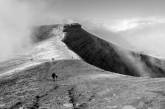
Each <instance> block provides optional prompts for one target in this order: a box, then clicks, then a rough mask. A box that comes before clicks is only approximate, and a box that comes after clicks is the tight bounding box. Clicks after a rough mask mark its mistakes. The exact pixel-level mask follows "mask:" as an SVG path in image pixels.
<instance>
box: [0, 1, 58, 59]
mask: <svg viewBox="0 0 165 109" xmlns="http://www.w3.org/2000/svg"><path fill="white" fill-rule="evenodd" d="M48 7H49V6H48V4H46V2H44V1H38V0H35V1H31V0H29V1H28V0H0V61H3V60H6V59H8V58H11V57H13V56H16V55H18V54H20V53H22V52H25V51H26V50H27V49H28V48H30V47H31V44H32V43H31V42H32V41H31V39H30V35H31V30H32V28H33V27H34V26H36V25H41V24H48V23H50V22H53V21H54V22H53V23H55V19H57V18H56V16H55V14H53V15H51V14H52V12H51V11H50V10H49V8H48ZM49 12H50V13H51V14H50V13H49Z"/></svg>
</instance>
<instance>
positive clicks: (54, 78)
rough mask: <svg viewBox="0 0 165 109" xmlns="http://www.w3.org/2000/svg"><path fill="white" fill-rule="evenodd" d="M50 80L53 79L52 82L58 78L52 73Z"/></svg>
mask: <svg viewBox="0 0 165 109" xmlns="http://www.w3.org/2000/svg"><path fill="white" fill-rule="evenodd" d="M52 78H53V81H55V80H56V79H57V78H58V76H57V75H56V74H55V73H52Z"/></svg>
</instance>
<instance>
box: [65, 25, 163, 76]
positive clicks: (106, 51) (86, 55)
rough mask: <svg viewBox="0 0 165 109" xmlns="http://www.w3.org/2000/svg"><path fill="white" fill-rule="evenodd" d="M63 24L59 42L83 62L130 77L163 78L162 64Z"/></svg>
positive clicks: (152, 58)
mask: <svg viewBox="0 0 165 109" xmlns="http://www.w3.org/2000/svg"><path fill="white" fill-rule="evenodd" d="M74 25H79V24H73V25H66V26H65V27H64V32H65V36H64V38H63V42H64V43H65V44H66V45H67V46H68V48H69V49H71V50H73V51H74V52H75V53H77V54H78V55H79V56H80V57H81V58H82V59H83V60H84V61H86V62H88V63H90V64H92V65H95V66H97V67H99V68H102V69H104V70H107V71H111V72H115V73H121V74H125V75H131V76H147V77H164V76H165V61H164V60H160V59H157V58H155V57H151V56H147V55H144V54H140V53H136V52H133V51H129V50H127V49H124V48H121V47H119V46H117V45H114V44H113V43H110V42H106V41H105V40H103V39H100V38H98V37H97V36H95V35H92V34H91V33H88V32H87V31H85V30H84V29H82V28H81V27H76V26H74Z"/></svg>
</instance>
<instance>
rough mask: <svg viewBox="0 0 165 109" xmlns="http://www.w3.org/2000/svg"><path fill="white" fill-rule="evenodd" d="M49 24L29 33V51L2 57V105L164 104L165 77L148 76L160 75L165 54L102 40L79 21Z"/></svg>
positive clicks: (96, 108)
mask: <svg viewBox="0 0 165 109" xmlns="http://www.w3.org/2000/svg"><path fill="white" fill-rule="evenodd" d="M49 26H50V25H49ZM45 27H46V25H45ZM45 27H44V28H45ZM57 27H58V26H57ZM46 28H47V27H46ZM51 28H53V29H51V30H50V31H49V32H48V33H47V34H46V35H43V36H42V34H41V36H42V38H41V39H42V40H40V37H38V36H36V38H35V35H36V34H35V35H32V37H34V47H33V48H32V49H31V50H30V51H27V52H26V53H24V54H21V55H20V56H17V57H15V58H12V59H9V60H7V61H4V62H1V63H0V109H164V108H165V105H164V103H165V96H164V95H165V94H164V93H165V92H164V89H165V80H164V78H150V77H163V76H164V75H163V74H164V73H163V72H164V70H163V65H164V61H163V60H161V59H157V58H154V57H151V56H148V55H144V54H140V53H136V52H133V51H129V50H126V49H123V48H121V47H119V46H117V45H115V44H113V43H110V42H106V41H104V40H102V39H100V38H98V37H97V36H95V35H92V34H91V33H88V32H87V31H85V30H84V29H82V27H81V25H80V24H69V25H60V27H59V28H56V27H55V28H54V26H53V27H51ZM37 31H38V30H37ZM42 31H47V30H44V29H43V30H42ZM63 31H64V32H63ZM39 33H40V32H39ZM43 34H44V33H43ZM50 34H51V35H50ZM49 35H50V36H49ZM135 61H138V62H141V63H143V64H142V65H144V66H145V67H144V68H145V71H146V74H147V75H143V74H142V72H139V71H140V70H141V69H140V70H139V69H136V67H137V66H138V68H141V66H142V65H141V63H135ZM110 64H112V65H110ZM133 64H135V65H133ZM139 64H140V65H139ZM112 66H113V67H114V68H113V67H112ZM139 66H140V67H139ZM142 68H143V67H142ZM146 69H147V70H146ZM158 69H159V70H160V71H159V70H158ZM142 70H143V69H142ZM126 71H127V72H128V73H127V72H126ZM131 71H132V72H131ZM157 72H158V73H157ZM119 73H121V74H119ZM130 75H132V76H130ZM136 76H147V77H136Z"/></svg>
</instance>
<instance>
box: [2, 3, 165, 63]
mask: <svg viewBox="0 0 165 109" xmlns="http://www.w3.org/2000/svg"><path fill="white" fill-rule="evenodd" d="M164 6H165V0H0V51H2V52H1V54H0V60H1V59H5V58H8V57H10V56H13V55H15V54H17V53H19V52H20V51H22V50H25V47H26V48H29V47H30V46H31V39H30V32H31V30H32V28H33V27H34V26H36V25H42V24H58V23H71V22H79V23H81V24H82V25H83V28H85V29H87V30H88V31H89V32H91V33H93V34H96V35H97V36H99V37H100V38H103V39H105V40H107V41H110V42H113V43H116V44H118V45H119V46H122V47H125V48H128V49H131V50H136V51H142V52H146V53H149V54H152V55H155V56H159V57H164V58H165V43H164V42H165V12H164V10H165V7H164ZM25 39H26V41H25Z"/></svg>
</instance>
